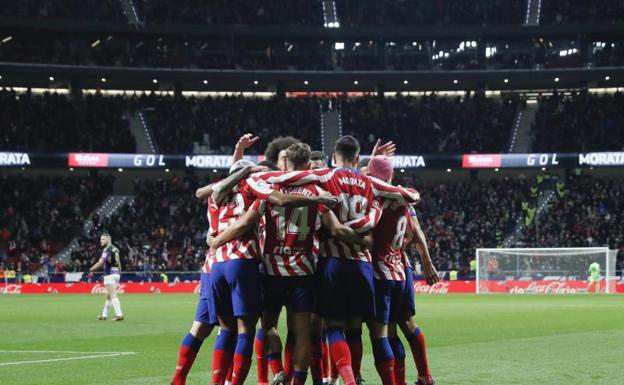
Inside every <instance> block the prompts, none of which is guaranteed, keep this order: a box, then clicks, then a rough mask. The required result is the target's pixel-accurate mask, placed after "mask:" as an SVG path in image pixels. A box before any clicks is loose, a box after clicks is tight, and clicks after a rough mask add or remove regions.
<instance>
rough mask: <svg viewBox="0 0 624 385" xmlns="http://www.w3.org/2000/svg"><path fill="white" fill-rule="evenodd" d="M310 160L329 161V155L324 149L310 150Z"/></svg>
mask: <svg viewBox="0 0 624 385" xmlns="http://www.w3.org/2000/svg"><path fill="white" fill-rule="evenodd" d="M310 160H322V161H323V162H325V163H327V155H325V154H324V153H323V151H318V150H315V151H312V152H310Z"/></svg>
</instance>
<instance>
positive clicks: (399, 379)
mask: <svg viewBox="0 0 624 385" xmlns="http://www.w3.org/2000/svg"><path fill="white" fill-rule="evenodd" d="M394 381H395V382H396V384H397V385H406V384H407V383H406V382H405V358H404V359H397V358H395V359H394Z"/></svg>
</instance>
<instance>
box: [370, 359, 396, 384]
mask: <svg viewBox="0 0 624 385" xmlns="http://www.w3.org/2000/svg"><path fill="white" fill-rule="evenodd" d="M375 368H377V373H379V377H380V378H381V383H382V384H383V385H396V382H395V378H394V360H387V361H383V362H381V363H378V364H376V365H375Z"/></svg>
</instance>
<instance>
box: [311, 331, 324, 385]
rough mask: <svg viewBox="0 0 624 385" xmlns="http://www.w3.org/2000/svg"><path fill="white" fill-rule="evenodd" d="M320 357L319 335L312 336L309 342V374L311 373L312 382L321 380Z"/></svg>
mask: <svg viewBox="0 0 624 385" xmlns="http://www.w3.org/2000/svg"><path fill="white" fill-rule="evenodd" d="M321 358H322V357H321V339H320V338H319V337H312V339H311V343H310V374H311V375H312V382H313V383H318V382H319V381H320V382H322V381H323V372H322V370H321V366H322V365H321Z"/></svg>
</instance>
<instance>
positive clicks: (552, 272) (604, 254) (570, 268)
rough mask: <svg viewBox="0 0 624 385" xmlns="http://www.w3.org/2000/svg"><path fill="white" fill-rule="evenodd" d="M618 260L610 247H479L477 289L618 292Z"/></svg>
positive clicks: (488, 291)
mask: <svg viewBox="0 0 624 385" xmlns="http://www.w3.org/2000/svg"><path fill="white" fill-rule="evenodd" d="M615 262H616V252H613V251H609V249H608V248H607V247H581V248H535V249H514V248H512V249H477V293H514V294H524V293H536V294H572V293H593V292H602V293H614V292H615V283H616V278H615ZM592 264H598V266H596V265H593V266H592V267H593V269H592V270H593V271H594V273H593V277H592V273H591V272H590V265H592ZM596 269H598V272H597V273H596ZM594 281H595V282H594Z"/></svg>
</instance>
